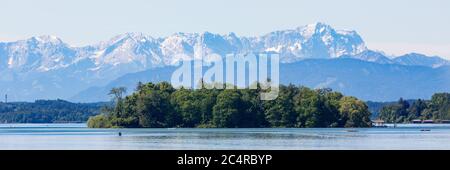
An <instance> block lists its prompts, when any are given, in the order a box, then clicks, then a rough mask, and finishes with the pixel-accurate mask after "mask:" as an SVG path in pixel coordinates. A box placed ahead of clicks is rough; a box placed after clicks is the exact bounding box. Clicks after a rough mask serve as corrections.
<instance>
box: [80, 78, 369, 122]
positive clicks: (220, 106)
mask: <svg viewBox="0 0 450 170" xmlns="http://www.w3.org/2000/svg"><path fill="white" fill-rule="evenodd" d="M136 90H137V91H136V92H135V93H133V94H132V95H130V96H127V97H125V98H124V99H122V96H121V95H120V94H119V93H120V92H121V91H123V89H122V88H115V89H113V90H112V91H111V95H112V97H113V100H114V102H115V107H113V108H107V109H104V110H103V114H101V115H99V116H96V117H92V118H91V119H90V120H89V122H88V125H89V127H95V128H97V127H149V128H154V127H217V128H260V127H369V126H371V123H370V120H369V117H370V112H369V111H368V108H367V106H366V105H365V103H364V102H362V101H360V100H358V99H356V98H354V97H345V96H344V95H342V94H341V93H338V92H333V91H332V90H331V89H318V90H312V89H309V88H306V87H297V86H294V85H288V86H284V85H281V87H280V92H279V96H278V98H277V99H275V100H271V101H263V100H260V92H261V89H259V88H258V89H226V90H219V89H210V90H208V89H196V90H193V89H183V88H182V89H178V90H176V89H174V88H173V87H172V86H171V85H170V84H169V83H166V82H163V83H158V84H153V83H148V84H142V83H140V84H138V87H137V88H136Z"/></svg>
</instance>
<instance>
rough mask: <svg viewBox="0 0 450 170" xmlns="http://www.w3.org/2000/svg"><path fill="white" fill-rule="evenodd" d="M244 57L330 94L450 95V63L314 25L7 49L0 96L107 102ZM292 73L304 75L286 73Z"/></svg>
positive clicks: (25, 43)
mask: <svg viewBox="0 0 450 170" xmlns="http://www.w3.org/2000/svg"><path fill="white" fill-rule="evenodd" d="M246 52H255V53H278V54H280V55H279V56H280V61H281V63H282V65H281V66H280V68H281V75H296V77H292V76H284V77H283V76H282V77H281V82H283V83H295V84H301V85H306V86H310V87H331V88H333V89H336V90H339V91H342V92H344V93H346V94H347V95H354V96H357V97H361V98H363V99H365V100H376V101H390V100H396V99H397V98H399V97H405V98H406V97H407V98H419V97H420V98H427V97H429V96H430V95H431V94H432V93H434V92H438V91H448V90H449V89H448V88H447V86H448V85H449V84H448V81H447V79H448V78H447V77H448V76H447V77H446V75H445V74H447V68H448V65H450V63H449V61H447V60H445V59H443V58H441V57H438V56H426V55H423V54H418V53H410V54H406V55H403V56H387V55H385V54H384V53H383V52H380V51H373V50H370V49H368V48H367V47H366V45H365V42H364V41H363V39H362V38H361V36H360V35H359V34H358V33H357V32H356V31H350V30H336V29H334V28H332V27H331V26H329V25H327V24H324V23H315V24H309V25H306V26H301V27H298V28H295V29H290V30H282V31H274V32H271V33H268V34H265V35H262V36H255V37H239V36H237V35H236V34H234V33H229V34H225V35H220V34H213V33H210V32H204V33H175V34H173V35H170V36H167V37H163V38H154V37H151V36H148V35H144V34H142V33H126V34H122V35H118V36H116V37H113V38H112V39H110V40H108V41H103V42H100V43H97V44H93V45H87V46H82V47H74V46H71V45H69V44H67V43H65V42H63V41H62V40H61V39H60V38H58V37H55V36H37V37H32V38H30V39H26V40H19V41H16V42H1V43H0V75H1V76H0V93H5V94H8V96H9V98H10V99H12V100H15V101H32V100H36V99H55V98H61V99H69V100H71V101H75V102H97V101H104V100H107V99H108V98H107V94H106V93H107V91H108V88H111V87H113V86H126V87H128V89H129V91H132V90H133V86H135V85H136V83H137V82H139V81H142V82H148V81H163V80H168V79H170V74H171V71H173V70H174V68H175V65H176V63H177V62H179V61H182V60H191V59H199V58H200V57H202V56H208V55H209V54H213V53H215V54H219V55H222V56H225V55H226V54H230V53H246ZM285 71H286V72H285ZM287 71H288V72H287ZM292 72H297V73H298V74H283V73H292ZM419 75H420V76H419ZM392 81H394V82H392ZM418 87H420V89H418ZM422 88H423V89H422ZM100 92H101V93H100Z"/></svg>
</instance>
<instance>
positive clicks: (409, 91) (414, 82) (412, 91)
mask: <svg viewBox="0 0 450 170" xmlns="http://www.w3.org/2000/svg"><path fill="white" fill-rule="evenodd" d="M174 69H175V68H174V67H165V68H156V69H151V70H147V71H143V72H137V73H130V74H127V75H125V76H122V77H120V78H118V79H117V80H115V81H112V82H111V83H109V84H108V85H106V86H103V87H94V88H89V89H87V90H85V91H83V92H81V93H80V94H78V95H76V96H75V97H73V98H72V100H74V101H83V102H93V101H105V100H108V99H109V97H108V96H107V95H106V94H107V93H108V91H109V90H110V89H111V88H113V87H127V89H129V90H130V91H129V92H130V93H131V92H132V91H133V90H134V89H135V87H136V85H137V82H139V81H141V82H161V81H170V76H171V73H172V72H173V71H174ZM293 73H295V74H293ZM449 77H450V67H449V66H446V67H439V68H431V67H424V66H405V65H400V64H378V63H373V62H366V61H361V60H357V59H350V58H338V59H307V60H302V61H299V62H295V63H284V64H281V66H280V81H281V83H282V84H289V83H293V84H296V85H305V86H308V87H311V88H325V87H329V88H332V89H334V90H337V91H340V92H343V93H345V94H346V95H352V96H357V97H359V98H361V99H364V100H371V101H396V100H398V98H399V97H404V98H407V99H409V98H411V99H413V98H425V99H428V98H430V97H431V95H432V94H433V93H436V92H443V91H450V79H449Z"/></svg>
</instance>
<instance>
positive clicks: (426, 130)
mask: <svg viewBox="0 0 450 170" xmlns="http://www.w3.org/2000/svg"><path fill="white" fill-rule="evenodd" d="M420 131H422V132H429V131H431V130H430V129H421V130H420Z"/></svg>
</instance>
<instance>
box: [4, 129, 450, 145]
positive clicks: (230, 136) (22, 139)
mask: <svg viewBox="0 0 450 170" xmlns="http://www.w3.org/2000/svg"><path fill="white" fill-rule="evenodd" d="M119 132H121V133H122V136H119V135H118V133H119ZM0 149H37V150H41V149H69V150H73V149H95V150H105V149H106V150H118V149H133V150H134V149H136V150H139V149H145V150H152V149H269V150H270V149H282V150H291V149H295V150H297V149H308V150H310V149H320V150H327V149H358V150H359V149H408V150H409V149H450V125H399V126H398V127H397V128H366V129H341V128H332V129H329V128H328V129H324V128H318V129H289V128H281V129H89V128H86V125H85V124H0Z"/></svg>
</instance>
